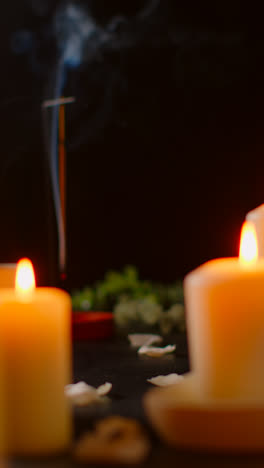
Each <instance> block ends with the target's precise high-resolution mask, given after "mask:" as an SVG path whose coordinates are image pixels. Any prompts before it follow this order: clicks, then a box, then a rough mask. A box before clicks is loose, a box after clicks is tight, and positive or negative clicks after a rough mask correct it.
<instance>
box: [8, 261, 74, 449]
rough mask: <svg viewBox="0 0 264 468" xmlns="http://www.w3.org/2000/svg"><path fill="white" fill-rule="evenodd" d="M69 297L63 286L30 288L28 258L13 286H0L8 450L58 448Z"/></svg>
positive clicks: (67, 372)
mask: <svg viewBox="0 0 264 468" xmlns="http://www.w3.org/2000/svg"><path fill="white" fill-rule="evenodd" d="M70 313H71V301H70V298H69V295H68V294H67V293H65V292H64V291H61V290H59V289H54V288H36V287H35V278H34V272H33V267H32V264H31V262H29V260H26V259H23V261H21V262H20V263H19V264H18V267H17V275H16V288H15V289H13V290H12V289H2V290H0V343H1V347H2V350H3V355H4V360H5V368H6V369H7V375H6V378H5V380H6V387H7V405H6V406H7V412H8V423H7V439H8V445H9V450H10V453H11V454H12V455H37V454H52V453H57V452H61V451H64V450H65V449H66V448H67V447H68V446H69V444H70V440H71V411H70V408H69V406H68V403H67V401H66V399H65V396H64V387H65V385H67V384H69V383H70V382H71V336H70Z"/></svg>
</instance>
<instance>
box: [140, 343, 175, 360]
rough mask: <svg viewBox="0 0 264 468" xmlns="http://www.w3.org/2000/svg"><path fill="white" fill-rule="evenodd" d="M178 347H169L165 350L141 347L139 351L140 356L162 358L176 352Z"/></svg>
mask: <svg viewBox="0 0 264 468" xmlns="http://www.w3.org/2000/svg"><path fill="white" fill-rule="evenodd" d="M175 349H176V345H168V346H165V347H164V348H155V347H154V346H141V348H139V350H138V354H146V355H147V356H151V357H160V356H163V355H164V354H168V353H172V352H173V351H175Z"/></svg>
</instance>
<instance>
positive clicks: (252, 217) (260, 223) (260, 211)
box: [246, 204, 264, 258]
mask: <svg viewBox="0 0 264 468" xmlns="http://www.w3.org/2000/svg"><path fill="white" fill-rule="evenodd" d="M246 220H247V221H249V222H251V223H252V224H254V226H255V230H256V234H257V240H258V251H259V257H260V258H262V257H263V258H264V204H263V205H260V206H258V207H257V208H255V209H254V210H252V211H250V212H249V213H248V214H247V215H246Z"/></svg>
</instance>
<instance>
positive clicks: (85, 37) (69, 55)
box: [50, 0, 159, 272]
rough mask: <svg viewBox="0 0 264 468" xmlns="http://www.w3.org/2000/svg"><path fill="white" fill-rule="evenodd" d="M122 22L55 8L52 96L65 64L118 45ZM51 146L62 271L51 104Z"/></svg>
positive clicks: (146, 12)
mask: <svg viewBox="0 0 264 468" xmlns="http://www.w3.org/2000/svg"><path fill="white" fill-rule="evenodd" d="M158 4H159V0H158V1H157V0H151V1H150V2H147V5H146V7H145V8H144V9H143V11H142V12H141V13H140V18H141V19H144V18H146V17H147V16H150V15H151V13H152V12H153V11H154V9H155V8H156V7H157V6H158ZM122 22H123V18H122V17H115V18H113V19H112V20H111V22H110V23H109V24H108V25H107V26H106V28H105V29H104V28H102V27H101V26H99V25H98V24H97V23H96V21H95V19H94V18H93V16H92V15H91V12H90V11H89V10H88V9H86V10H84V9H83V8H81V6H80V5H78V4H77V5H76V4H73V3H71V2H68V3H66V4H65V5H63V6H61V7H60V8H59V9H58V10H57V12H56V14H55V18H54V30H55V34H56V38H57V45H58V55H59V58H58V63H57V69H56V79H55V88H54V99H58V98H59V97H60V96H61V95H62V93H63V87H64V82H65V75H66V71H67V68H68V67H70V68H74V67H78V66H79V65H80V64H81V63H82V61H83V60H84V59H85V61H86V62H90V61H91V60H92V59H93V58H94V57H95V56H96V55H97V54H98V51H99V50H101V49H103V48H104V47H105V46H108V47H109V48H111V47H112V48H115V47H117V46H118V44H119V41H117V39H116V38H115V37H114V33H115V30H116V29H117V28H118V26H119V25H120V23H122ZM123 42H125V41H123ZM111 96H112V92H111V93H110V100H111ZM50 147H51V151H50V167H51V180H52V187H53V198H54V206H55V214H56V220H57V226H58V235H59V264H60V270H61V272H63V271H64V270H65V264H66V234H65V226H64V223H63V219H62V212H61V207H60V187H59V174H58V106H54V108H53V110H52V125H51V145H50Z"/></svg>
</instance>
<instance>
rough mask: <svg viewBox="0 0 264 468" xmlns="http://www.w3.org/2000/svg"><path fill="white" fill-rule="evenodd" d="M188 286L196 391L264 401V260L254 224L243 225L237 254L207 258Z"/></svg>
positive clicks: (207, 394)
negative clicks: (261, 256)
mask: <svg viewBox="0 0 264 468" xmlns="http://www.w3.org/2000/svg"><path fill="white" fill-rule="evenodd" d="M184 290H185V291H184V292H185V301H186V310H187V330H188V338H189V348H190V360H191V369H192V371H194V373H195V376H196V385H197V392H198V393H199V392H200V394H201V395H203V397H205V398H221V399H223V398H235V399H236V400H237V401H238V400H239V399H242V400H243V399H246V400H251V401H253V400H254V401H258V400H261V401H262V402H264V372H263V365H264V364H263V363H264V259H258V252H257V242H256V234H255V229H254V226H253V225H252V224H251V223H245V224H244V225H243V228H242V233H241V244H240V255H239V258H222V259H217V260H212V261H209V262H208V263H205V264H204V265H202V266H200V267H199V268H197V269H196V270H194V271H193V272H191V273H190V274H188V275H187V277H186V278H185V281H184Z"/></svg>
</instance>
